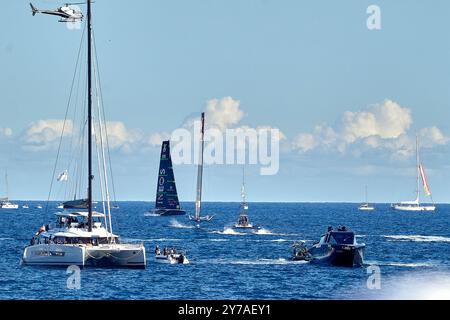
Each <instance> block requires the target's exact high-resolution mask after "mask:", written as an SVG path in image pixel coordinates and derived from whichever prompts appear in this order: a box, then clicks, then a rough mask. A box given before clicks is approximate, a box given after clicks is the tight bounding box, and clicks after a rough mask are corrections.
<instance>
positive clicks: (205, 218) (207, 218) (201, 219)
mask: <svg viewBox="0 0 450 320" xmlns="http://www.w3.org/2000/svg"><path fill="white" fill-rule="evenodd" d="M213 217H214V216H201V217H199V218H198V219H197V218H196V217H195V216H189V220H192V221H197V222H200V221H211V220H212V218H213Z"/></svg>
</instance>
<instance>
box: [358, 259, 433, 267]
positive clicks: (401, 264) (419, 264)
mask: <svg viewBox="0 0 450 320" xmlns="http://www.w3.org/2000/svg"><path fill="white" fill-rule="evenodd" d="M365 263H366V264H370V265H378V266H392V267H405V268H426V267H433V266H434V265H433V264H432V263H430V262H410V263H407V262H406V263H404V262H381V261H365Z"/></svg>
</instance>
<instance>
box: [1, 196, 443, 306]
mask: <svg viewBox="0 0 450 320" xmlns="http://www.w3.org/2000/svg"><path fill="white" fill-rule="evenodd" d="M20 203H21V204H23V202H20ZM29 204H30V209H19V210H12V211H7V210H3V211H0V250H1V260H0V299H152V300H153V299H158V300H159V299H171V300H172V299H174V300H177V299H244V300H245V299H283V300H286V299H289V300H290V299H425V298H447V299H449V298H450V259H449V257H450V205H443V204H442V205H438V209H437V211H436V212H435V213H406V212H404V213H403V212H394V211H392V210H391V209H390V208H389V205H388V204H376V205H375V206H376V210H375V211H373V212H362V211H358V210H357V207H358V204H350V203H250V208H249V217H250V219H251V220H252V222H253V223H254V224H256V225H260V226H262V227H263V229H262V230H260V231H259V232H258V233H256V234H255V233H248V232H242V233H241V232H234V231H232V230H231V229H230V228H229V227H230V226H231V225H232V224H233V223H234V222H235V221H236V220H237V216H238V209H239V204H238V203H204V205H203V210H204V213H205V214H214V215H215V217H214V219H213V220H212V221H211V222H209V223H208V222H206V223H203V224H202V225H201V227H200V228H195V227H193V225H192V224H191V223H190V221H189V220H188V218H187V215H186V216H178V217H155V216H151V215H146V214H145V212H146V211H148V209H151V208H152V207H153V204H152V203H151V202H120V203H119V206H120V208H119V209H116V210H114V211H113V228H114V232H115V233H116V234H119V235H120V236H121V237H122V239H123V240H130V241H141V242H144V243H145V246H146V248H147V261H148V265H147V268H146V269H145V270H128V269H96V268H84V269H82V270H81V289H79V290H74V289H68V288H67V278H68V274H67V273H66V269H65V268H54V267H53V268H50V267H49V268H44V267H28V266H22V265H21V264H20V260H21V255H22V252H23V249H24V247H25V246H26V245H27V244H28V243H29V240H30V238H31V237H32V235H33V234H34V233H35V232H36V231H37V230H38V229H39V227H40V226H41V225H42V224H43V223H49V222H53V216H52V215H53V212H55V211H56V209H53V208H55V205H56V204H55V203H51V204H50V205H49V207H50V208H51V209H50V210H49V212H48V213H45V204H44V209H36V208H34V205H36V202H29ZM184 208H185V209H186V210H187V211H188V212H192V211H193V209H194V206H193V203H184ZM329 225H333V226H338V225H345V226H347V227H349V228H351V229H352V230H354V231H355V233H356V234H357V235H358V238H357V239H358V242H362V243H365V244H366V257H365V259H366V264H367V265H366V266H363V267H358V268H341V267H327V266H319V265H314V264H309V263H305V262H301V261H300V262H294V261H291V260H290V255H291V245H292V243H293V241H296V240H304V241H307V243H309V244H312V242H314V241H316V240H318V239H319V237H320V235H321V234H323V232H324V231H325V230H326V228H327V226H329ZM156 245H159V246H160V247H164V246H168V247H177V248H179V249H183V250H185V251H187V256H188V258H189V260H190V262H191V263H190V264H188V265H166V264H157V263H155V262H154V261H153V252H154V248H155V246H156ZM374 270H375V272H376V273H375V275H376V281H377V283H379V289H377V288H373V287H374V286H373V285H372V286H371V285H369V286H368V282H369V283H373V282H372V280H373V279H374V278H373V277H374V274H373V272H374ZM378 271H379V273H378ZM371 276H372V278H370V277H371ZM371 279H372V280H371Z"/></svg>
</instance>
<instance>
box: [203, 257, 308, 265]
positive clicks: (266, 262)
mask: <svg viewBox="0 0 450 320" xmlns="http://www.w3.org/2000/svg"><path fill="white" fill-rule="evenodd" d="M208 263H212V264H231V265H286V264H305V263H308V261H293V260H286V259H285V258H278V259H255V260H228V259H218V260H210V261H208Z"/></svg>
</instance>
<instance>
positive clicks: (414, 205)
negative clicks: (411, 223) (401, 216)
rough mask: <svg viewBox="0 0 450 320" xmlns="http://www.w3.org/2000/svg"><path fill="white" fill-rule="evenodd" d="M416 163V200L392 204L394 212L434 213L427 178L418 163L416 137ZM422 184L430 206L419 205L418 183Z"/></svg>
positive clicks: (417, 141) (434, 207)
mask: <svg viewBox="0 0 450 320" xmlns="http://www.w3.org/2000/svg"><path fill="white" fill-rule="evenodd" d="M416 161H417V175H416V180H417V189H416V200H413V201H401V202H398V203H394V204H392V205H391V207H392V208H393V209H395V210H399V211H434V210H435V209H436V206H435V205H434V203H433V198H432V197H431V191H430V187H429V185H428V181H427V177H426V175H425V169H424V166H423V164H422V163H421V162H420V155H419V139H418V137H416ZM421 182H422V186H423V189H424V192H425V194H426V195H427V196H429V197H430V199H431V204H425V205H423V204H421V203H420V183H421Z"/></svg>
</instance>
